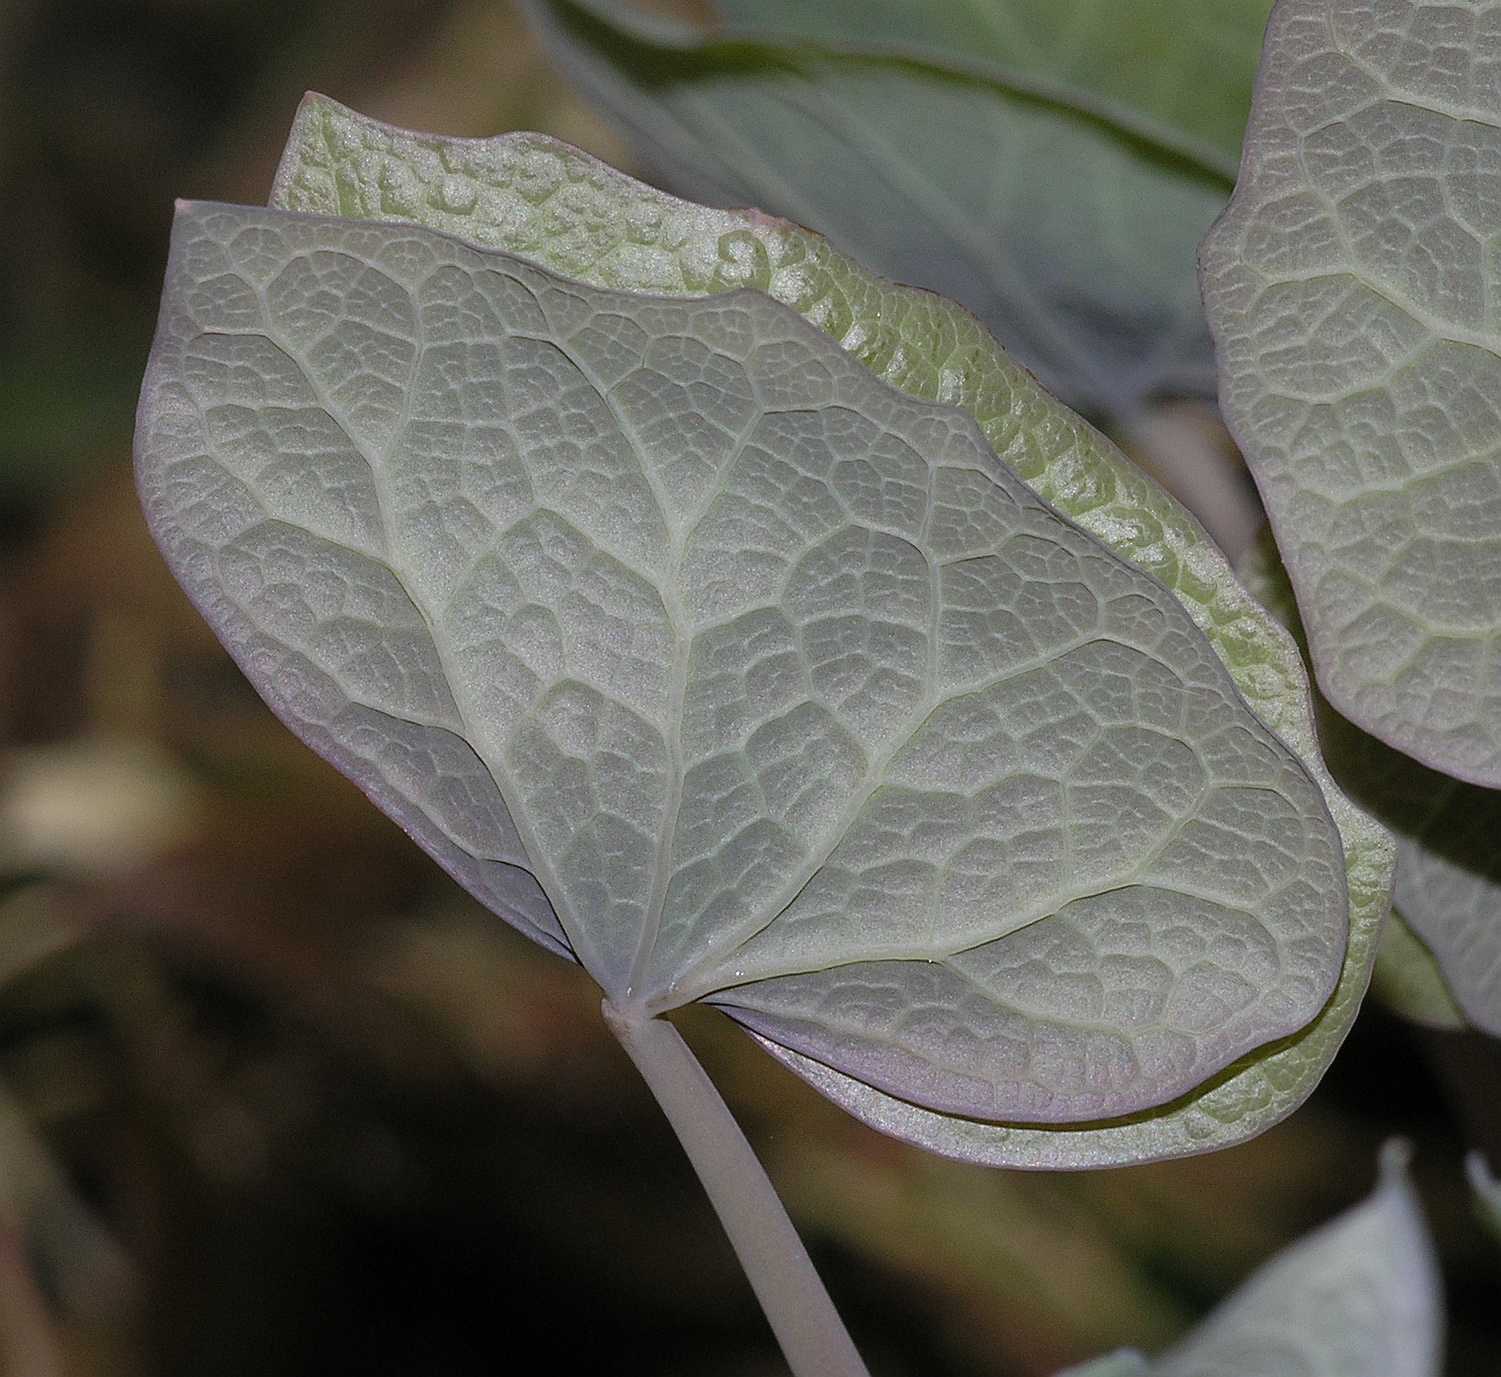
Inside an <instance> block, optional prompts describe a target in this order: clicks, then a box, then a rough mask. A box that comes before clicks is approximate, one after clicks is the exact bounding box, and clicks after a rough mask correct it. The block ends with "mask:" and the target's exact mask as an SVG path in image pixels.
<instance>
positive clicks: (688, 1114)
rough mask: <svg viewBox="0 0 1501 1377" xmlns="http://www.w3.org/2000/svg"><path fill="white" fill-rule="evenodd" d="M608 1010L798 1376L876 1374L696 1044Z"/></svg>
mask: <svg viewBox="0 0 1501 1377" xmlns="http://www.w3.org/2000/svg"><path fill="white" fill-rule="evenodd" d="M603 1007H604V1016H605V1022H606V1023H608V1024H609V1025H610V1030H611V1031H612V1032H613V1033H614V1034H615V1036H616V1037H617V1038H619V1039H620V1043H621V1046H623V1047H624V1048H625V1050H626V1053H627V1054H628V1055H629V1056H630V1059H631V1060H632V1061H633V1062H634V1063H635V1064H636V1069H637V1070H639V1071H640V1072H641V1074H642V1076H643V1077H644V1078H645V1080H646V1083H647V1085H649V1086H650V1087H651V1092H652V1094H653V1095H655V1096H656V1098H657V1103H658V1104H659V1105H661V1106H662V1112H663V1113H664V1114H666V1115H667V1120H668V1122H669V1123H670V1124H671V1125H672V1127H673V1130H674V1131H675V1132H676V1133H677V1136H678V1139H679V1141H680V1142H681V1143H682V1145H683V1150H684V1151H685V1152H686V1153H687V1154H688V1160H689V1161H690V1162H692V1163H693V1169H694V1170H695V1171H696V1172H697V1173H698V1177H699V1180H700V1181H702V1182H703V1186H704V1189H705V1191H707V1192H708V1195H709V1202H710V1203H711V1204H712V1205H713V1206H714V1212H715V1213H716V1214H717V1215H718V1216H719V1222H720V1223H721V1224H722V1225H723V1226H724V1231H725V1233H727V1234H728V1235H729V1238H730V1243H731V1245H732V1246H733V1247H734V1249H735V1254H736V1256H737V1257H739V1259H740V1265H741V1266H742V1267H744V1268H745V1274H746V1277H747V1278H748V1279H749V1281H750V1284H751V1288H752V1289H753V1290H754V1291H755V1293H756V1299H757V1300H759V1301H760V1302H761V1308H762V1310H763V1311H765V1313H766V1318H767V1320H768V1321H770V1323H771V1328H772V1332H773V1333H774V1334H775V1335H776V1338H777V1342H778V1343H779V1344H780V1345H781V1346H782V1353H783V1355H784V1356H785V1357H786V1359H787V1363H788V1366H789V1367H790V1368H791V1369H792V1372H793V1377H869V1372H868V1370H867V1368H866V1366H865V1363H864V1362H863V1361H862V1360H861V1358H860V1355H859V1353H857V1352H856V1351H855V1346H854V1344H853V1342H851V1340H850V1336H849V1333H848V1332H847V1331H846V1329H845V1327H844V1321H843V1320H841V1319H840V1318H839V1312H838V1311H836V1310H835V1309H834V1303H833V1301H831V1300H830V1299H829V1293H828V1291H827V1290H825V1289H824V1284H823V1282H822V1280H820V1278H819V1276H818V1273H817V1272H816V1271H814V1270H813V1262H812V1260H811V1259H810V1258H809V1256H808V1250H807V1249H806V1248H804V1247H803V1241H802V1239H800V1238H799V1237H798V1235H797V1230H796V1229H794V1228H793V1226H792V1221H791V1220H790V1219H789V1218H788V1217H787V1211H786V1208H785V1207H784V1206H783V1204H782V1201H781V1199H780V1197H779V1196H778V1195H777V1193H776V1189H775V1188H774V1187H773V1186H772V1184H771V1180H770V1178H769V1177H768V1176H767V1175H766V1171H765V1168H763V1167H762V1165H761V1163H760V1161H759V1160H758V1159H757V1157H756V1154H755V1152H754V1151H753V1150H752V1148H751V1145H750V1143H749V1142H747V1141H746V1137H745V1134H744V1133H743V1132H742V1131H741V1129H740V1125H739V1124H738V1123H736V1122H735V1118H734V1116H733V1115H732V1114H731V1113H730V1110H729V1106H727V1105H726V1104H725V1102H724V1100H723V1098H722V1097H721V1096H720V1094H719V1091H718V1090H717V1089H715V1087H714V1083H713V1082H712V1081H711V1080H710V1079H709V1077H708V1073H707V1072H705V1070H704V1068H703V1067H702V1066H701V1065H700V1064H699V1062H698V1058H696V1057H695V1056H694V1055H693V1052H692V1050H691V1049H690V1048H689V1046H688V1044H687V1043H686V1042H684V1041H683V1039H682V1037H681V1035H680V1034H679V1033H678V1031H677V1029H676V1028H674V1027H673V1026H672V1024H670V1023H668V1022H667V1021H666V1020H665V1019H661V1018H642V1017H641V1016H639V1015H632V1014H628V1013H626V1012H624V1011H622V1010H620V1009H617V1008H616V1007H615V1006H614V1005H612V1004H611V1003H610V1001H609V1000H605V1001H604V1006H603Z"/></svg>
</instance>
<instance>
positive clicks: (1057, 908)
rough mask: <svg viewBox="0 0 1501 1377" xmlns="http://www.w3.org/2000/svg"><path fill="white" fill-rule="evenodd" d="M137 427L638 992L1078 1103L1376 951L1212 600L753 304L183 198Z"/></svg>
mask: <svg viewBox="0 0 1501 1377" xmlns="http://www.w3.org/2000/svg"><path fill="white" fill-rule="evenodd" d="M137 459H138V473H139V477H140V484H141V492H142V499H143V503H144V506H145V508H146V512H147V516H148V519H149V521H150V523H151V525H152V528H153V531H154V532H155V534H156V536H157V539H158V541H159V543H160V544H161V546H162V549H163V552H164V554H165V555H166V557H167V559H168V562H169V564H170V565H171V566H172V568H173V570H174V572H175V573H176V574H177V575H178V577H179V578H180V579H181V580H182V581H183V583H184V584H185V586H186V587H187V589H188V590H189V592H190V594H191V595H192V597H193V598H194V600H195V601H196V603H197V605H198V606H199V608H200V610H201V611H202V612H203V613H204V615H205V616H206V617H207V619H208V620H209V622H210V624H211V625H213V626H214V627H215V629H216V630H217V631H218V633H219V635H220V636H221V638H222V639H223V640H224V641H225V643H226V645H227V646H228V648H229V649H230V651H231V652H232V653H233V654H234V655H235V657H236V659H237V660H238V661H239V663H240V664H241V666H242V668H243V669H244V670H245V671H246V673H247V674H248V675H249V676H250V678H251V680H252V681H253V682H254V683H255V684H256V685H257V687H258V688H259V689H260V690H261V691H262V693H263V694H264V696H265V697H266V698H267V700H268V702H270V703H271V705H272V706H273V708H274V709H275V710H276V711H277V713H278V714H279V715H280V716H281V717H282V719H283V720H284V721H285V722H287V724H288V725H289V726H291V727H292V728H293V729H294V730H296V731H297V732H298V733H299V734H300V735H301V736H302V737H303V738H304V739H305V740H307V741H308V742H309V744H311V745H313V746H314V747H315V749H317V750H318V751H320V753H322V754H324V755H325V756H326V757H327V758H329V759H330V760H331V761H333V762H334V763H335V764H337V765H338V766H339V767H340V768H341V769H343V770H344V771H345V772H346V773H347V774H349V775H351V777H353V778H354V779H355V780H356V781H357V782H358V783H359V784H360V785H361V786H362V787H363V788H364V789H365V790H366V792H367V793H369V794H370V795H371V796H372V798H374V799H375V800H376V801H377V802H379V803H380V804H381V805H382V806H383V807H384V808H385V809H386V810H387V811H388V812H390V813H391V814H392V815H393V816H394V817H396V818H397V820H398V821H400V822H401V823H402V824H403V825H404V826H405V827H406V828H407V829H408V830H409V831H410V832H411V833H412V835H413V836H414V837H415V838H416V839H417V840H419V841H420V842H421V843H422V844H423V845H424V846H426V847H427V849H428V850H429V851H430V852H431V853H432V854H433V855H434V856H435V857H436V858H437V859H438V860H440V862H442V863H443V864H444V865H445V866H446V867H447V868H448V869H449V870H450V871H451V872H452V873H453V874H454V875H455V877H456V878H457V879H459V880H460V881H461V882H463V883H465V884H466V885H467V886H468V887H469V888H470V889H471V890H473V891H474V892H475V893H476V894H477V895H478V896H479V897H481V898H482V899H484V900H485V901H486V902H487V903H488V904H490V905H491V906H492V907H493V908H495V909H496V911H497V912H499V913H501V914H502V915H503V916H506V917H508V918H510V919H511V920H512V921H513V922H515V923H516V924H517V926H518V927H520V928H521V929H522V930H523V931H526V932H528V933H529V934H530V935H532V936H534V937H535V938H537V939H538V940H539V941H541V942H543V943H544V944H545V945H548V946H550V947H553V948H554V949H561V950H564V951H567V952H569V953H571V954H573V955H574V956H575V957H576V958H577V959H578V960H579V961H580V963H581V964H582V965H583V966H584V967H585V969H587V970H588V971H589V973H590V974H591V975H592V976H593V977H594V979H595V980H596V981H597V982H598V983H599V985H600V986H601V987H602V988H603V990H604V991H605V993H606V996H607V997H608V999H609V1000H610V1002H611V1003H612V1004H613V1005H614V1006H616V1007H617V1008H624V1009H634V1010H637V1011H639V1012H640V1013H642V1014H644V1015H648V1016H649V1015H653V1014H659V1013H662V1012H666V1011H668V1010H670V1009H673V1008H676V1007H679V1006H681V1005H683V1004H685V1003H687V1002H689V1001H691V1000H707V1001H709V1002H712V1003H715V1004H718V1005H720V1006H722V1007H724V1008H725V1009H726V1010H727V1011H728V1012H730V1013H731V1014H732V1015H733V1016H734V1017H735V1018H736V1019H737V1020H739V1021H740V1022H742V1023H744V1024H745V1025H747V1026H748V1027H750V1028H752V1029H753V1030H755V1031H756V1032H758V1033H759V1034H760V1035H761V1036H762V1037H764V1038H769V1039H771V1040H773V1041H774V1042H776V1043H777V1044H778V1045H780V1046H784V1047H787V1048H790V1049H794V1050H796V1051H798V1052H800V1053H802V1054H805V1055H810V1056H813V1057H815V1058H817V1059H819V1060H820V1061H821V1062H824V1063H826V1064H828V1065H831V1066H835V1067H838V1068H839V1069H840V1070H841V1071H843V1072H846V1073H848V1074H851V1075H853V1076H855V1077H857V1078H858V1079H860V1080H862V1081H864V1082H867V1083H869V1084H872V1085H875V1086H878V1087H880V1088H882V1089H883V1090H884V1091H886V1092H888V1093H892V1094H897V1095H901V1096H905V1097H908V1098H910V1099H912V1100H913V1101H916V1102H919V1103H923V1104H925V1105H927V1106H929V1107H930V1108H931V1109H932V1110H934V1111H938V1112H942V1113H948V1114H961V1115H976V1116H982V1117H986V1118H1005V1119H1010V1118H1022V1119H1032V1120H1036V1121H1039V1122H1066V1121H1072V1120H1079V1119H1086V1120H1088V1119H1095V1118H1100V1117H1109V1116H1119V1115H1123V1114H1129V1113H1134V1112H1137V1111H1140V1110H1142V1109H1145V1108H1147V1107H1149V1106H1152V1105H1155V1104H1159V1103H1161V1102H1162V1101H1164V1100H1166V1099H1170V1098H1172V1097H1174V1096H1178V1095H1182V1094H1185V1093H1187V1092H1188V1091H1190V1090H1191V1089H1192V1088H1193V1087H1194V1086H1196V1085H1198V1084H1199V1083H1201V1082H1202V1081H1204V1080H1205V1079H1207V1078H1209V1077H1211V1076H1213V1075H1214V1074H1215V1073H1216V1072H1217V1071H1218V1070H1219V1069H1220V1068H1221V1067H1222V1066H1223V1065H1225V1064H1226V1063H1227V1062H1229V1061H1232V1060H1234V1059H1235V1058H1237V1057H1239V1056H1243V1055H1245V1054H1247V1053H1249V1052H1251V1051H1253V1050H1254V1049H1256V1048H1259V1047H1261V1046H1262V1045H1264V1044H1266V1043H1267V1042H1269V1041H1271V1040H1274V1039H1277V1038H1281V1037H1284V1036H1288V1035H1291V1034H1293V1033H1296V1032H1298V1031H1299V1030H1301V1029H1302V1028H1304V1027H1305V1026H1306V1025H1307V1024H1308V1023H1309V1022H1310V1021H1311V1020H1312V1019H1313V1018H1314V1017H1315V1016H1316V1015H1317V1014H1318V1013H1319V1011H1320V1009H1321V1008H1322V1006H1323V1005H1324V1003H1325V1001H1326V999H1327V997H1328V995H1329V993H1330V991H1331V988H1332V987H1333V985H1334V983H1335V981H1336V979H1337V977H1338V975H1339V972H1340V969H1341V965H1342V963H1343V961H1344V956H1345V935H1346V928H1347V898H1346V892H1345V876H1344V858H1343V854H1342V851H1341V848H1340V841H1339V834H1338V832H1337V831H1336V830H1335V828H1334V826H1333V824H1332V822H1331V821H1330V820H1329V816H1328V812H1327V809H1326V807H1325V805H1324V802H1323V798H1322V796H1321V794H1320V792H1319V789H1318V787H1317V785H1315V784H1314V783H1313V782H1312V780H1311V779H1310V778H1309V777H1308V775H1307V774H1306V773H1305V772H1304V770H1303V769H1302V768H1301V766H1300V765H1299V764H1298V762H1297V759H1296V758H1295V757H1294V756H1293V755H1292V754H1291V753H1290V752H1289V751H1288V750H1287V749H1286V747H1284V746H1283V745H1282V744H1281V743H1280V742H1278V741H1277V739H1276V738H1275V737H1274V736H1272V734H1271V733H1270V732H1268V731H1267V730H1266V729H1265V728H1264V727H1263V726H1262V724H1261V723H1260V722H1259V721H1258V720H1257V719H1256V718H1255V717H1254V716H1253V715H1252V714H1251V712H1250V711H1249V710H1248V709H1247V708H1246V707H1245V705H1244V703H1243V702H1242V701H1241V699H1240V698H1239V696H1238V695H1237V693H1236V691H1235V688H1234V685H1233V682H1232V680H1231V679H1230V676H1229V674H1228V673H1227V671H1226V670H1225V668H1224V666H1223V665H1222V664H1221V663H1220V661H1219V660H1218V659H1217V658H1216V657H1215V655H1214V653H1213V651H1212V649H1211V647H1210V645H1209V643H1208V641H1207V640H1206V639H1205V638H1204V637H1203V636H1202V635H1201V634H1200V633H1199V631H1198V630H1197V628H1196V627H1195V626H1194V624H1193V622H1192V621H1191V620H1190V618H1189V617H1188V615H1187V614H1186V613H1185V612H1184V610H1183V609H1182V607H1181V606H1180V605H1179V604H1178V603H1177V601H1176V600H1175V599H1174V598H1173V597H1172V595H1171V594H1170V593H1169V592H1168V591H1167V590H1166V589H1164V588H1163V587H1162V585H1161V584H1159V583H1157V582H1156V581H1155V580H1153V579H1150V578H1148V577H1146V576H1144V575H1143V574H1142V573H1141V572H1140V571H1138V570H1136V569H1134V568H1133V567H1132V566H1130V565H1129V564H1126V563H1125V562H1123V561H1121V560H1119V559H1117V558H1116V557H1114V556H1112V555H1111V554H1109V553H1108V552H1107V551H1106V550H1105V549H1104V548H1103V547H1102V546H1100V545H1099V544H1098V543H1097V542H1095V541H1093V540H1092V539H1091V538H1090V537H1088V536H1087V535H1085V534H1084V533H1083V532H1081V531H1080V530H1079V529H1078V528H1077V527H1075V526H1073V525H1071V524H1069V523H1067V522H1066V521H1064V520H1063V519H1062V518H1060V517H1059V516H1058V515H1057V514H1056V513H1055V512H1054V511H1053V510H1052V509H1051V508H1049V507H1047V506H1046V505H1045V504H1043V503H1042V502H1041V501H1039V500H1038V499H1037V498H1036V497H1035V496H1034V495H1033V494H1032V493H1031V492H1030V491H1029V490H1028V489H1027V488H1026V487H1025V486H1024V485H1022V484H1021V482H1020V481H1019V480H1017V479H1016V478H1015V477H1013V476H1012V475H1011V474H1010V472H1009V471H1008V470H1006V469H1005V468H1004V467H1002V466H1000V465H998V464H996V463H995V461H994V456H993V455H992V453H991V451H990V449H989V447H988V445H987V444H986V442H985V441H984V439H983V438H982V436H981V435H980V433H979V431H978V430H977V428H976V427H975V425H974V423H973V421H971V420H970V419H969V418H968V417H966V416H964V415H963V413H961V412H959V411H958V410H957V409H954V408H951V407H941V406H935V405H933V404H930V403H926V402H919V401H916V400H913V399H911V398H909V397H907V396H905V395H903V394H902V393H900V392H897V391H896V390H895V389H893V388H890V387H888V386H887V385H886V384H884V383H883V382H881V381H880V380H879V379H878V378H876V377H875V376H874V375H873V374H872V373H871V372H870V371H869V370H868V369H866V368H864V367H863V366H862V365H861V364H860V363H858V362H857V361H856V360H855V359H853V358H851V357H850V356H849V355H848V354H846V353H845V352H844V351H843V350H841V349H840V348H839V347H838V346H837V345H836V344H835V343H834V342H833V341H832V340H830V339H829V338H828V337H827V336H826V335H825V334H823V333H821V332H820V331H818V330H817V329H815V328H814V327H812V326H810V325H809V324H808V323H807V322H805V321H803V320H802V319H800V318H799V317H798V316H797V314H796V313H795V312H793V311H791V310H789V309H787V308H786V307H784V306H782V305H780V304H779V303H777V302H775V301H773V300H772V299H771V298H770V297H768V296H766V295H764V294H762V293H757V292H745V293H740V294H738V295H736V296H734V297H719V298H715V297H706V298H704V297H701V298H693V299H681V300H668V299H665V298H660V297H656V298H653V297H646V296H642V295H640V294H629V293H622V292H616V291H610V290H607V289H604V288H597V287H592V286H589V285H587V284H584V283H580V282H577V281H575V280H571V279H565V278H560V277H557V276H555V275H553V274H551V273H549V272H546V271H544V270H542V269H539V268H536V267H534V266H531V265H529V264H526V263H524V262H522V261H521V260H518V259H516V258H513V257H510V256H508V255H503V254H499V253H494V252H490V253H485V252H480V251H477V250H475V249H473V248H471V247H469V246H467V245H465V244H463V243H461V242H460V241H458V240H455V239H453V238H450V237H447V236H444V235H439V234H436V233H434V232H432V231H429V230H425V229H422V228H419V227H415V226H406V225H403V226H392V225H389V224H375V223H369V222H361V221H355V220H349V219H337V218H321V217H309V216H299V215H294V214H289V213H287V212H283V211H278V210H256V209H251V208H247V207H223V206H213V205H192V204H186V205H184V206H183V207H181V208H180V210H179V214H178V218H177V223H176V227H175V230H174V237H173V247H172V252H171V256H170V259H169V263H168V269H167V281H166V287H165V289H164V295H163V306H162V315H161V321H160V325H159V328H158V333H157V338H156V342H155V345H154V347H153V352H152V358H151V362H150V365H149V367H148V371H147V377H146V381H145V383H144V385H143V390H142V402H141V409H140V421H139V430H138V441H137Z"/></svg>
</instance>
